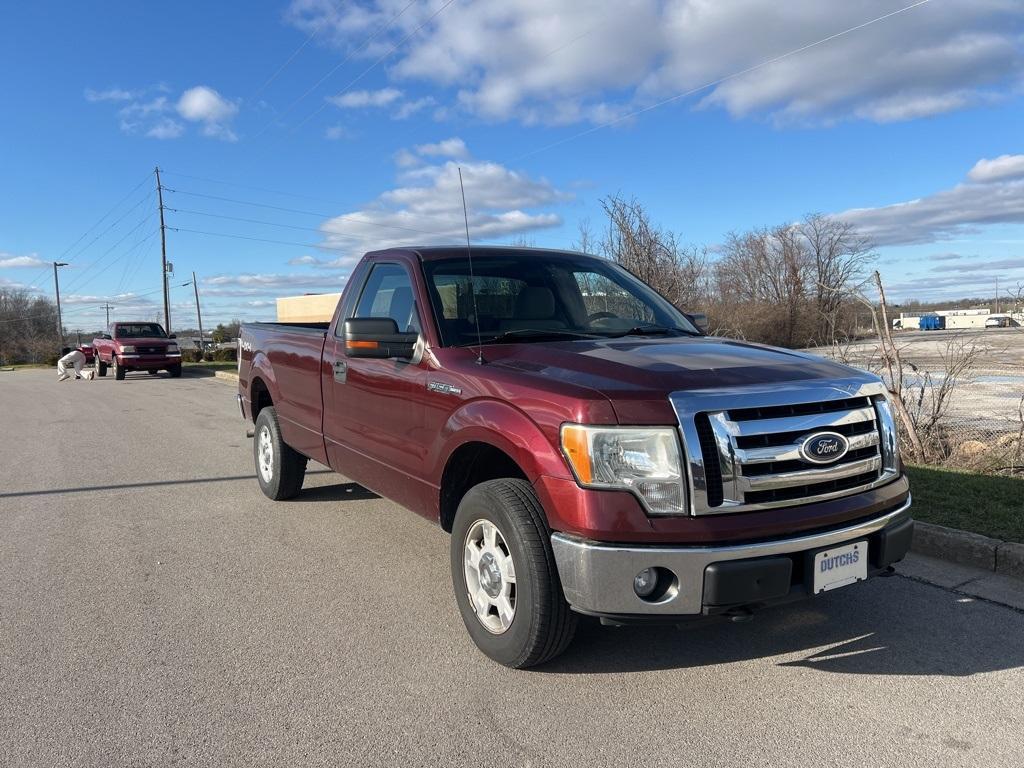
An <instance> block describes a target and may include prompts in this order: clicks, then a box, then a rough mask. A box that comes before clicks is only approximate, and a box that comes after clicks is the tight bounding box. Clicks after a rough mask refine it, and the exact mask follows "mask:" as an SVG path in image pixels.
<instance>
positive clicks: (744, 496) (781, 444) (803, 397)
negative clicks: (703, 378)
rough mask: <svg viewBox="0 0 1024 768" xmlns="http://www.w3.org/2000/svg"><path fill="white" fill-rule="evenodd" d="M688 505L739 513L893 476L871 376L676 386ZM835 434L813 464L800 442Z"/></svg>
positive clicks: (887, 431)
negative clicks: (840, 449)
mask: <svg viewBox="0 0 1024 768" xmlns="http://www.w3.org/2000/svg"><path fill="white" fill-rule="evenodd" d="M670 399H671V401H672V405H673V407H674V408H675V411H676V415H677V416H678V418H679V425H680V429H681V432H682V437H683V446H684V449H685V453H686V457H687V468H688V475H689V476H688V484H689V491H690V512H691V513H692V514H695V515H706V514H720V513H727V512H742V511H748V510H756V509H766V508H770V507H779V506H791V505H794V504H807V503H810V502H814V501H821V500H823V499H828V498H835V497H838V496H845V495H850V494H854V493H858V492H861V491H864V490H867V489H869V488H873V487H876V486H878V485H882V484H883V483H886V482H889V481H890V480H893V479H895V478H896V476H897V474H898V456H897V454H896V450H897V447H896V431H895V425H894V422H893V418H892V412H891V410H890V408H889V403H888V401H887V400H886V397H885V389H884V387H883V386H882V384H881V383H880V382H878V381H877V380H870V379H849V380H842V381H833V382H828V383H821V382H787V383H786V384H781V385H775V386H771V387H764V388H753V389H747V388H743V389H730V390H726V391H723V390H713V391H691V392H676V393H674V394H672V395H671V398H670ZM822 432H832V433H838V434H839V435H842V436H843V438H844V439H845V441H846V444H847V449H846V451H845V454H844V455H843V456H842V457H841V458H839V459H837V460H835V461H832V462H829V463H815V462H812V461H810V460H808V458H807V457H806V456H805V454H804V453H803V452H802V451H801V445H802V443H803V442H804V441H805V440H806V439H807V438H808V437H810V436H812V435H817V434H819V433H822Z"/></svg>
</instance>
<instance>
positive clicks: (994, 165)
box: [967, 155, 1024, 184]
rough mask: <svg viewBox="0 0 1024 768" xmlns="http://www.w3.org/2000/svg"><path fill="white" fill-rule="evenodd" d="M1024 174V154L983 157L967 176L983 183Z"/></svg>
mask: <svg viewBox="0 0 1024 768" xmlns="http://www.w3.org/2000/svg"><path fill="white" fill-rule="evenodd" d="M1022 176H1024V155H1000V156H999V157H996V158H993V159H992V160H988V159H986V158H982V159H981V160H979V161H978V162H977V163H975V164H974V167H973V168H971V170H970V171H969V172H968V173H967V178H969V179H970V180H971V181H977V182H979V183H981V184H984V183H987V182H990V181H1003V180H1004V179H1018V178H1021V177H1022Z"/></svg>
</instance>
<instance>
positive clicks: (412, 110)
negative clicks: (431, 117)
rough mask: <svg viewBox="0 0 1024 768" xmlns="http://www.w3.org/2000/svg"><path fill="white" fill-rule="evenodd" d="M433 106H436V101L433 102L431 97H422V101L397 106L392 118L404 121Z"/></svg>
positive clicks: (407, 102) (417, 100) (416, 100)
mask: <svg viewBox="0 0 1024 768" xmlns="http://www.w3.org/2000/svg"><path fill="white" fill-rule="evenodd" d="M435 104H437V101H435V100H434V97H433V96H424V97H423V98H422V99H415V100H413V101H405V102H402V103H401V104H399V105H398V108H397V109H396V110H395V113H394V115H393V117H394V118H395V120H406V119H408V118H410V117H412V116H413V115H415V114H416V113H417V112H420V111H421V110H424V109H427V108H428V107H432V106H434V105H435Z"/></svg>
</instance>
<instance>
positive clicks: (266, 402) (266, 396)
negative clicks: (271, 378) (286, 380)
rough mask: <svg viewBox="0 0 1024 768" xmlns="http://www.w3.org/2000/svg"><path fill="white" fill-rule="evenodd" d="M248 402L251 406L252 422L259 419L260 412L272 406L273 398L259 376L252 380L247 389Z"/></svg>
mask: <svg viewBox="0 0 1024 768" xmlns="http://www.w3.org/2000/svg"><path fill="white" fill-rule="evenodd" d="M249 402H250V403H251V404H252V406H251V408H252V420H253V422H255V421H256V419H257V418H258V417H259V415H260V411H261V410H263V409H264V408H266V407H267V406H271V405H273V404H274V398H273V397H272V396H271V394H270V387H268V386H267V383H266V382H265V381H264V380H263V379H262V378H261V377H259V376H257V377H256V378H254V379H253V380H252V385H251V386H250V388H249Z"/></svg>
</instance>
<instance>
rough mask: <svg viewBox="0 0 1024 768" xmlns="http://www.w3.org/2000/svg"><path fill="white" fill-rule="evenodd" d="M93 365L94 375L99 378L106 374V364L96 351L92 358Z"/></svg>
mask: <svg viewBox="0 0 1024 768" xmlns="http://www.w3.org/2000/svg"><path fill="white" fill-rule="evenodd" d="M92 363H93V366H95V368H96V375H97V376H99V377H100V378H102V377H104V376H106V375H107V364H106V363H104V362H103V361H102V360H101V359H100V353H99V352H97V353H96V356H95V357H94V358H93V359H92Z"/></svg>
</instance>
